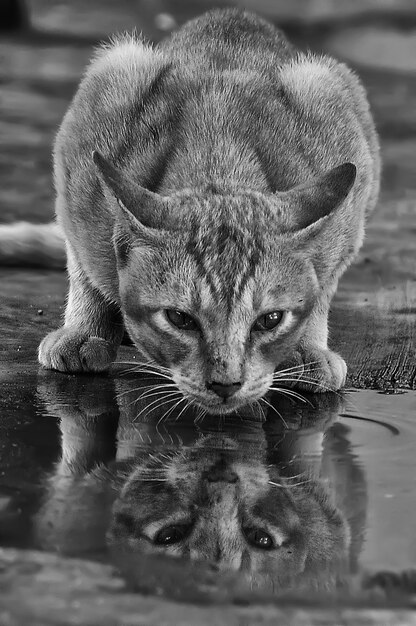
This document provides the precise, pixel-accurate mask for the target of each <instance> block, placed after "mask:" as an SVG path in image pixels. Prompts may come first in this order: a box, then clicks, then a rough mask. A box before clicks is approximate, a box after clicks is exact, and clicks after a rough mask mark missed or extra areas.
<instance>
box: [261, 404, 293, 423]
mask: <svg viewBox="0 0 416 626" xmlns="http://www.w3.org/2000/svg"><path fill="white" fill-rule="evenodd" d="M260 402H264V404H267V406H268V407H270V408H271V409H272V410H273V411H274V412H275V413H277V415H278V416H279V417H280V419H281V420H282V422H283V425H284V427H285V428H288V425H287V422H286V420H285V419H284V417H283V415H282V414H281V413H279V411H278V410H277V409H276V407H274V406H273V405H272V404H270V402H267V400H266V399H265V398H260Z"/></svg>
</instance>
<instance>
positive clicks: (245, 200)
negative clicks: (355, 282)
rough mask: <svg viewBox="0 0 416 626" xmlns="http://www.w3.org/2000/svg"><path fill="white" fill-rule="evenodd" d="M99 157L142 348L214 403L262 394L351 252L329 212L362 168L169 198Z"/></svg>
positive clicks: (129, 314) (125, 299) (198, 399)
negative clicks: (279, 184) (281, 184)
mask: <svg viewBox="0 0 416 626" xmlns="http://www.w3.org/2000/svg"><path fill="white" fill-rule="evenodd" d="M94 160H95V162H96V164H97V167H98V170H99V172H100V175H101V178H102V180H103V182H104V185H105V189H106V191H110V193H107V199H108V201H109V203H110V205H111V204H113V205H114V213H115V227H114V245H115V252H116V258H117V267H118V272H119V290H120V300H121V307H122V311H123V314H124V319H125V323H126V327H127V329H128V331H129V334H130V336H131V338H132V340H133V341H134V343H135V344H136V346H137V348H138V349H139V351H140V352H141V353H142V354H143V355H144V356H145V358H146V359H147V360H148V361H149V362H152V363H153V364H154V365H156V366H159V367H162V368H164V373H165V374H166V373H167V374H168V376H169V377H171V378H172V379H173V381H174V383H175V384H176V386H177V387H178V388H179V390H180V391H181V392H182V394H183V396H184V397H185V398H186V399H188V400H189V401H191V402H192V403H194V404H197V405H199V406H201V407H202V408H203V409H205V410H206V411H208V412H211V413H227V412H230V411H234V410H236V409H238V408H239V407H240V406H243V405H246V404H250V403H253V402H255V401H257V400H259V399H260V398H261V397H262V396H264V395H265V394H266V392H267V390H268V388H269V387H270V386H271V383H272V375H273V372H274V370H275V369H276V367H277V366H278V365H279V364H280V363H282V362H283V361H285V360H286V359H287V358H288V357H289V356H290V355H291V353H292V352H293V350H294V348H295V347H296V345H297V343H298V340H299V338H300V336H301V333H302V329H303V328H304V326H305V324H306V322H307V320H308V317H309V316H310V315H311V312H312V309H313V306H314V304H315V303H316V301H317V299H318V295H319V294H320V292H321V291H322V288H321V285H322V284H323V282H325V275H326V277H327V279H328V276H331V273H335V272H336V267H337V266H339V264H340V259H342V258H344V257H345V256H346V255H347V254H350V253H351V251H350V250H347V249H344V248H345V246H346V245H347V244H345V245H344V243H343V242H342V238H340V237H339V233H338V235H337V230H336V228H337V227H335V231H333V220H332V217H333V216H332V214H331V212H333V210H334V208H336V207H338V205H339V204H340V203H341V204H342V201H343V200H344V199H345V197H346V195H347V194H348V192H349V189H350V188H351V186H352V184H353V182H354V178H355V167H354V166H353V165H352V164H348V163H347V164H344V165H341V166H339V167H337V168H334V169H333V170H330V171H329V172H327V173H326V174H324V175H322V176H321V177H319V178H317V179H316V180H314V181H309V182H307V183H306V184H303V185H299V186H298V187H295V188H294V189H292V190H289V191H288V192H281V193H280V192H279V193H275V194H272V193H270V194H262V193H258V192H251V191H246V192H241V191H239V190H235V189H233V190H232V193H230V192H228V193H225V192H224V191H223V192H222V193H221V194H219V193H213V192H212V190H211V191H210V192H209V193H208V192H207V193H201V194H199V195H198V194H197V193H194V192H192V191H191V192H186V191H182V192H178V193H177V194H174V195H172V196H170V197H169V198H164V197H162V196H158V195H157V194H153V193H151V192H149V191H147V190H146V189H143V188H142V187H140V186H138V185H137V184H136V183H134V182H133V181H132V180H131V179H129V178H127V177H126V175H125V173H123V172H121V171H120V170H118V169H117V168H115V167H114V166H113V165H111V164H110V163H108V162H107V161H106V160H105V159H103V158H102V157H101V156H100V155H99V154H98V153H94ZM114 198H116V199H117V203H118V205H119V206H117V203H116V202H114ZM335 235H337V236H335ZM332 278H333V277H332Z"/></svg>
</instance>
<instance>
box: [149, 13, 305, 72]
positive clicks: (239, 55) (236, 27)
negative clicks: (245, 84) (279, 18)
mask: <svg viewBox="0 0 416 626" xmlns="http://www.w3.org/2000/svg"><path fill="white" fill-rule="evenodd" d="M159 47H160V49H161V50H162V51H163V52H164V53H166V54H167V55H168V56H169V57H170V58H171V59H172V61H175V62H179V63H183V64H184V65H186V67H187V68H191V67H193V68H194V69H196V70H199V71H200V72H203V71H204V70H207V69H209V70H211V71H216V72H221V70H225V71H227V70H230V69H231V70H238V69H244V70H245V71H257V72H259V73H265V74H269V73H270V71H273V70H274V71H276V70H277V69H278V67H279V66H280V65H281V64H282V63H285V62H287V61H289V60H290V59H291V58H293V57H294V56H295V54H296V49H295V48H294V47H293V46H292V45H291V44H290V43H289V42H288V41H287V39H286V37H285V35H284V34H283V32H282V31H280V30H278V29H277V28H275V27H274V26H273V25H272V24H270V23H269V22H267V21H265V20H263V19H262V18H260V17H259V16H257V15H254V14H253V13H250V12H248V11H244V10H242V9H238V8H233V9H214V10H212V11H209V12H207V13H205V14H204V15H201V16H200V17H198V18H196V19H194V20H191V21H189V22H187V23H186V24H184V26H182V27H181V28H180V29H179V30H178V31H176V32H175V33H173V34H172V35H171V37H170V38H169V39H166V40H165V41H163V42H162V43H161V44H160V46H159Z"/></svg>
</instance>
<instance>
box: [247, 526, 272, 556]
mask: <svg viewBox="0 0 416 626" xmlns="http://www.w3.org/2000/svg"><path fill="white" fill-rule="evenodd" d="M243 533H244V536H245V538H246V541H247V543H249V544H250V545H251V546H253V547H254V548H258V549H260V550H274V549H275V548H276V544H275V542H274V540H273V537H272V536H271V535H269V533H266V531H265V530H263V529H262V528H256V527H255V526H252V527H249V528H243Z"/></svg>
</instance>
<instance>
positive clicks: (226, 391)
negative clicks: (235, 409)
mask: <svg viewBox="0 0 416 626" xmlns="http://www.w3.org/2000/svg"><path fill="white" fill-rule="evenodd" d="M207 389H209V390H210V391H214V392H215V393H216V394H217V396H219V397H220V398H230V397H231V396H233V395H234V394H235V393H236V392H237V391H238V390H239V389H241V383H240V382H238V383H229V384H226V385H224V384H223V383H217V382H215V381H213V382H212V383H207Z"/></svg>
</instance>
